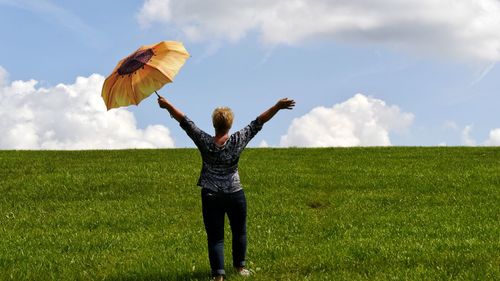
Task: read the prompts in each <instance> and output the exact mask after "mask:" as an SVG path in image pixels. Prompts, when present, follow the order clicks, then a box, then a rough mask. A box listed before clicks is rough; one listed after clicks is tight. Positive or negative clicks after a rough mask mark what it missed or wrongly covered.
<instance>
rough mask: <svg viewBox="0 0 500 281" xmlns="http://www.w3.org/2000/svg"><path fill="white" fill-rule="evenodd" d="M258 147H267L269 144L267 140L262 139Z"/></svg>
mask: <svg viewBox="0 0 500 281" xmlns="http://www.w3.org/2000/svg"><path fill="white" fill-rule="evenodd" d="M259 147H261V148H265V147H269V144H268V143H267V141H266V140H262V141H261V142H260V143H259Z"/></svg>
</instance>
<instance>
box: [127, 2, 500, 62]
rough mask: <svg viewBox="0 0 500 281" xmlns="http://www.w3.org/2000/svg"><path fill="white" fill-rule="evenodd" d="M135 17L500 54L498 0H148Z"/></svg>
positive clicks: (210, 31) (300, 37)
mask: <svg viewBox="0 0 500 281" xmlns="http://www.w3.org/2000/svg"><path fill="white" fill-rule="evenodd" d="M137 18H138V21H139V22H140V23H141V25H143V26H146V27H147V26H150V25H152V24H153V23H156V22H158V23H162V24H166V26H168V27H169V28H175V29H177V30H180V31H181V32H182V33H183V34H184V36H186V37H187V38H188V39H190V40H193V41H199V40H229V41H238V40H240V39H241V38H244V37H245V36H246V35H247V34H248V33H250V32H254V31H256V32H257V33H258V34H259V35H260V38H261V40H262V42H264V43H265V44H270V45H276V44H285V45H296V44H302V43H303V42H307V41H308V40H310V39H313V40H321V39H333V40H336V41H340V42H348V43H361V44H366V43H369V44H377V45H384V46H389V47H391V48H395V49H402V50H406V51H410V52H416V53H419V54H421V53H425V54H428V53H430V54H436V55H445V56H452V57H459V58H464V59H474V60H484V61H498V60H499V59H500V33H499V32H498V26H500V1H497V0H461V1H456V0H440V1H435V0H407V1H393V0H376V1H373V0H351V1H343V0H342V1H330V0H294V1H289V0H275V1H267V0H252V1H250V0H212V1H206V0H183V1H171V0H146V1H145V2H144V5H143V6H142V8H141V10H140V11H139V13H138V16H137Z"/></svg>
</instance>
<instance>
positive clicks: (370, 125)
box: [280, 94, 414, 147]
mask: <svg viewBox="0 0 500 281" xmlns="http://www.w3.org/2000/svg"><path fill="white" fill-rule="evenodd" d="M413 119H414V115H413V114H412V113H405V112H401V111H400V109H399V107H397V106H394V105H392V106H388V105H386V103H385V102H384V101H382V100H380V99H375V98H372V97H367V96H365V95H362V94H356V95H355V96H353V97H352V98H350V99H348V100H347V101H345V102H343V103H340V104H336V105H334V106H333V107H331V108H326V107H316V108H314V109H313V110H311V111H310V112H309V113H307V114H305V115H304V116H302V117H299V118H296V119H294V120H293V121H292V124H291V125H290V127H289V128H288V132H287V134H286V135H284V136H282V137H281V142H280V144H281V146H299V147H327V146H388V145H391V141H390V138H389V133H390V132H391V131H402V130H404V129H406V128H408V127H409V126H410V125H411V123H412V122H413Z"/></svg>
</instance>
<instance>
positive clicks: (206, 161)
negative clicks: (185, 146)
mask: <svg viewBox="0 0 500 281" xmlns="http://www.w3.org/2000/svg"><path fill="white" fill-rule="evenodd" d="M158 104H159V105H160V107H161V108H165V109H167V110H168V112H169V113H170V116H171V117H172V118H174V119H175V120H177V121H178V122H179V124H180V126H181V128H182V129H184V131H186V133H187V135H188V136H189V137H190V138H191V139H192V140H193V142H194V143H195V144H196V146H197V147H198V149H199V150H200V153H201V158H202V161H203V164H202V168H201V174H200V178H199V179H198V185H199V186H200V187H201V202H202V211H203V223H204V224H205V230H206V232H207V240H208V257H209V260H210V267H211V269H212V275H213V276H214V277H215V280H224V276H225V271H224V216H225V214H226V213H227V216H228V218H229V224H230V226H231V232H232V238H233V240H232V245H233V248H232V249H233V253H232V254H233V266H234V267H235V269H236V271H237V272H238V274H240V275H243V276H248V275H250V271H249V270H247V269H246V268H245V255H246V248H247V239H246V215H247V206H246V199H245V193H244V192H243V189H242V186H241V183H240V177H239V174H238V161H239V159H240V154H241V152H242V151H243V149H244V148H245V147H246V145H247V144H248V142H249V141H250V140H251V139H252V138H253V137H254V136H255V135H256V134H257V133H258V132H259V131H260V130H261V129H262V125H264V123H266V122H267V121H269V120H270V119H271V118H272V117H273V116H274V115H275V114H276V113H277V112H278V111H279V110H281V109H292V108H293V107H294V106H295V101H294V100H289V99H287V98H285V99H281V100H279V101H278V102H277V103H276V104H275V105H274V106H272V107H271V108H269V109H268V110H266V111H265V112H263V113H262V114H261V115H259V117H257V118H256V119H255V120H254V121H252V122H250V124H249V125H248V126H246V127H245V128H243V129H242V130H240V131H238V132H235V133H233V134H231V135H229V129H231V126H232V124H233V118H234V115H233V112H232V111H231V109H229V108H228V107H218V108H216V109H215V110H214V112H213V114H212V123H213V126H214V128H215V136H211V135H209V134H207V133H205V132H204V131H202V130H200V129H199V128H198V127H197V126H196V125H195V124H194V122H193V121H191V120H190V119H189V118H188V117H187V116H186V115H184V113H182V112H181V111H180V110H178V109H177V108H175V107H174V106H173V105H172V104H171V103H170V102H169V101H167V100H166V99H165V98H163V97H160V98H158Z"/></svg>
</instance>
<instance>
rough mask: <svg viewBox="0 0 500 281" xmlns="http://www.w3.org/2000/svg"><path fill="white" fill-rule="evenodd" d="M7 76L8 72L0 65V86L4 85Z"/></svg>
mask: <svg viewBox="0 0 500 281" xmlns="http://www.w3.org/2000/svg"><path fill="white" fill-rule="evenodd" d="M8 77H9V73H8V72H7V70H5V68H3V67H2V66H1V65H0V87H3V85H5V84H6V83H7V79H8Z"/></svg>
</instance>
